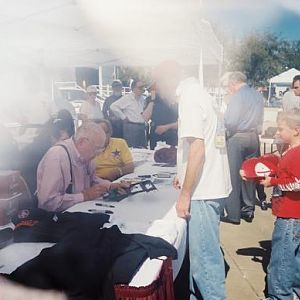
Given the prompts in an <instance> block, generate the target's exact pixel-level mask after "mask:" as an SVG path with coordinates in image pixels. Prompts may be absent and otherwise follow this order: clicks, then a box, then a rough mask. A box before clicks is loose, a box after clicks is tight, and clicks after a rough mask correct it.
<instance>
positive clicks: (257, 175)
mask: <svg viewBox="0 0 300 300" xmlns="http://www.w3.org/2000/svg"><path fill="white" fill-rule="evenodd" d="M278 162H279V159H278V157H277V156H276V155H273V154H267V155H263V156H261V157H253V158H250V159H247V160H245V161H244V162H243V163H242V167H241V169H242V170H243V171H244V176H245V177H246V178H247V179H248V180H256V181H259V180H261V179H264V178H265V176H274V175H275V174H276V172H277V165H278Z"/></svg>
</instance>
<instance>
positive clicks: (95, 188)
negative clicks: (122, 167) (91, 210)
mask: <svg viewBox="0 0 300 300" xmlns="http://www.w3.org/2000/svg"><path fill="white" fill-rule="evenodd" d="M105 140H106V136H105V133H104V131H103V130H102V128H101V127H100V126H99V125H97V124H95V123H93V122H87V123H85V124H84V125H82V126H81V127H79V128H78V130H77V132H76V133H75V135H74V137H73V138H70V139H67V140H65V141H63V142H58V143H57V144H55V145H54V146H52V147H51V148H50V149H49V150H48V152H47V153H46V154H45V155H44V157H43V158H42V160H41V161H40V163H39V166H38V170H37V195H38V206H39V207H40V208H43V209H45V210H48V211H63V210H65V209H67V208H69V207H71V206H72V205H74V204H76V203H79V202H82V201H88V200H94V199H96V198H97V197H99V196H101V195H102V194H103V193H105V192H107V191H108V190H109V189H115V188H122V187H127V185H128V184H127V183H111V182H110V181H108V180H104V179H101V178H99V177H97V176H96V175H95V165H94V164H93V162H92V160H93V158H95V156H96V155H97V154H99V153H100V152H102V151H103V150H104V144H105Z"/></svg>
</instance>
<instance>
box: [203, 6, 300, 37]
mask: <svg viewBox="0 0 300 300" xmlns="http://www.w3.org/2000/svg"><path fill="white" fill-rule="evenodd" d="M202 5H203V8H204V17H205V18H207V19H208V20H209V21H211V22H212V23H213V24H216V25H217V26H219V27H220V28H221V29H222V30H223V31H224V32H225V33H229V34H233V35H236V36H243V35H245V34H247V33H249V32H253V31H254V32H264V31H269V32H272V33H275V34H277V35H279V36H280V37H282V38H284V39H288V40H299V39H300V5H299V0H244V1H241V0H203V1H202Z"/></svg>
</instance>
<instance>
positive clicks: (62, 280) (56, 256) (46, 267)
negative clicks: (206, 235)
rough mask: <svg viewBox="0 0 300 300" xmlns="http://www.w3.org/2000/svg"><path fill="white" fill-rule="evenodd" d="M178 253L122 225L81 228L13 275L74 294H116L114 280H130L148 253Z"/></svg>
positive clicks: (93, 296) (109, 296) (107, 299)
mask: <svg viewBox="0 0 300 300" xmlns="http://www.w3.org/2000/svg"><path fill="white" fill-rule="evenodd" d="M159 256H168V257H172V258H176V257H177V251H176V249H175V248H174V247H173V246H172V245H170V244H169V243H168V242H166V241H165V240H163V239H161V238H157V237H150V236H146V235H142V234H122V233H121V232H120V230H119V228H118V227H117V226H112V227H111V228H103V229H100V230H95V229H91V230H83V229H82V230H81V231H80V232H74V233H72V234H69V235H67V236H66V237H65V238H64V239H63V240H62V241H61V242H59V243H57V244H56V245H55V246H53V247H51V248H47V249H44V250H43V251H42V252H41V253H40V255H39V256H37V257H35V258H34V259H32V260H30V261H28V262H26V263H25V264H23V265H22V266H20V267H19V268H18V269H16V270H15V271H14V272H13V273H12V274H11V275H10V276H9V278H10V279H11V280H14V281H16V282H19V283H21V284H24V285H27V286H31V287H36V288H42V289H55V290H61V291H64V292H65V293H66V294H67V295H68V297H69V298H70V299H76V300H78V299H85V300H88V299H103V300H104V299H105V300H111V299H115V296H114V288H113V285H114V283H124V284H128V283H129V282H130V280H131V279H132V277H133V275H134V274H135V272H136V270H137V269H138V267H139V266H140V265H141V264H142V263H143V262H144V260H145V259H146V258H147V257H150V258H155V257H159Z"/></svg>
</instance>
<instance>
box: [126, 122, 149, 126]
mask: <svg viewBox="0 0 300 300" xmlns="http://www.w3.org/2000/svg"><path fill="white" fill-rule="evenodd" d="M125 124H131V125H136V126H145V123H137V122H131V121H127V122H125Z"/></svg>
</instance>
